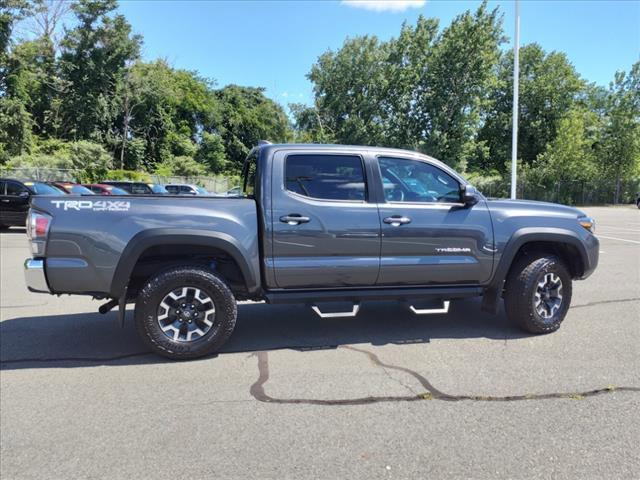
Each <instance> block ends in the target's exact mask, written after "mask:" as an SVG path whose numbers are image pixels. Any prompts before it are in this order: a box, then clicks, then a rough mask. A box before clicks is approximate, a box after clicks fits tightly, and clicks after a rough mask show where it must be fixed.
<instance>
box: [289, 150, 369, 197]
mask: <svg viewBox="0 0 640 480" xmlns="http://www.w3.org/2000/svg"><path fill="white" fill-rule="evenodd" d="M285 188H286V189H287V190H288V191H289V192H292V193H295V194H297V195H302V196H304V197H308V198H314V199H319V200H335V201H358V202H364V201H366V199H367V189H366V179H365V174H364V164H363V160H362V158H361V157H360V156H358V155H336V154H291V155H288V156H287V157H286V160H285Z"/></svg>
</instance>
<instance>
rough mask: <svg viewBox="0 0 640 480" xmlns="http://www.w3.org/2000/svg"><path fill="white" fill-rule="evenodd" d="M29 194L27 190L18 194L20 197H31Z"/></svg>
mask: <svg viewBox="0 0 640 480" xmlns="http://www.w3.org/2000/svg"><path fill="white" fill-rule="evenodd" d="M29 195H30V194H29V192H27V191H26V190H23V191H21V192H20V193H19V194H18V196H19V197H20V198H29Z"/></svg>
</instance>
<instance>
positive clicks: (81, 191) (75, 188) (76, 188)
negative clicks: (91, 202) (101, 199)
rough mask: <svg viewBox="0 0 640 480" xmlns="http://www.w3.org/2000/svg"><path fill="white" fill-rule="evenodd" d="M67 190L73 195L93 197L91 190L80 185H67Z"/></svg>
mask: <svg viewBox="0 0 640 480" xmlns="http://www.w3.org/2000/svg"><path fill="white" fill-rule="evenodd" d="M67 189H68V190H70V191H71V193H73V194H75V195H95V194H94V193H93V192H92V191H91V190H89V189H88V188H87V187H83V186H82V185H67Z"/></svg>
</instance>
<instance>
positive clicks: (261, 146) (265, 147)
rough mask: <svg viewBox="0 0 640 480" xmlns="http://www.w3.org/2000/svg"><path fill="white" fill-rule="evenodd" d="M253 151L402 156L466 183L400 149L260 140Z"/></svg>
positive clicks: (450, 170)
mask: <svg viewBox="0 0 640 480" xmlns="http://www.w3.org/2000/svg"><path fill="white" fill-rule="evenodd" d="M255 149H257V150H259V151H261V152H262V151H266V152H267V153H270V152H272V151H276V150H283V149H296V150H297V149H300V150H314V151H327V152H332V151H343V152H344V151H349V150H353V151H354V152H362V151H368V152H370V153H372V154H374V155H402V156H403V157H414V158H416V159H421V160H429V161H430V162H433V163H435V164H437V165H438V166H440V167H441V168H443V169H444V170H446V171H447V172H449V173H451V174H452V175H453V176H455V177H457V178H459V179H461V180H463V181H464V182H465V183H467V181H466V179H465V178H464V177H462V175H460V174H459V173H458V172H456V171H455V170H453V169H452V168H451V167H449V166H448V165H447V164H446V163H444V162H442V161H440V160H438V159H436V158H433V157H431V156H429V155H425V154H424V153H418V152H415V151H413V150H404V149H402V148H390V147H374V146H370V145H340V144H328V143H270V142H265V141H263V140H261V141H260V142H258V145H257V146H256V147H255Z"/></svg>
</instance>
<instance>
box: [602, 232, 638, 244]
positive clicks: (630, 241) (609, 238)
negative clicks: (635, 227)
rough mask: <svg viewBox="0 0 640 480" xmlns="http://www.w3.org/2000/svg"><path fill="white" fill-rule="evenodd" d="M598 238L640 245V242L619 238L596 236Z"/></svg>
mask: <svg viewBox="0 0 640 480" xmlns="http://www.w3.org/2000/svg"><path fill="white" fill-rule="evenodd" d="M596 236H597V237H598V238H606V239H607V240H618V241H620V242H629V243H637V244H638V245H640V242H638V241H637V240H627V239H626V238H617V237H607V236H604V235H600V234H598V235H596Z"/></svg>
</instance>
